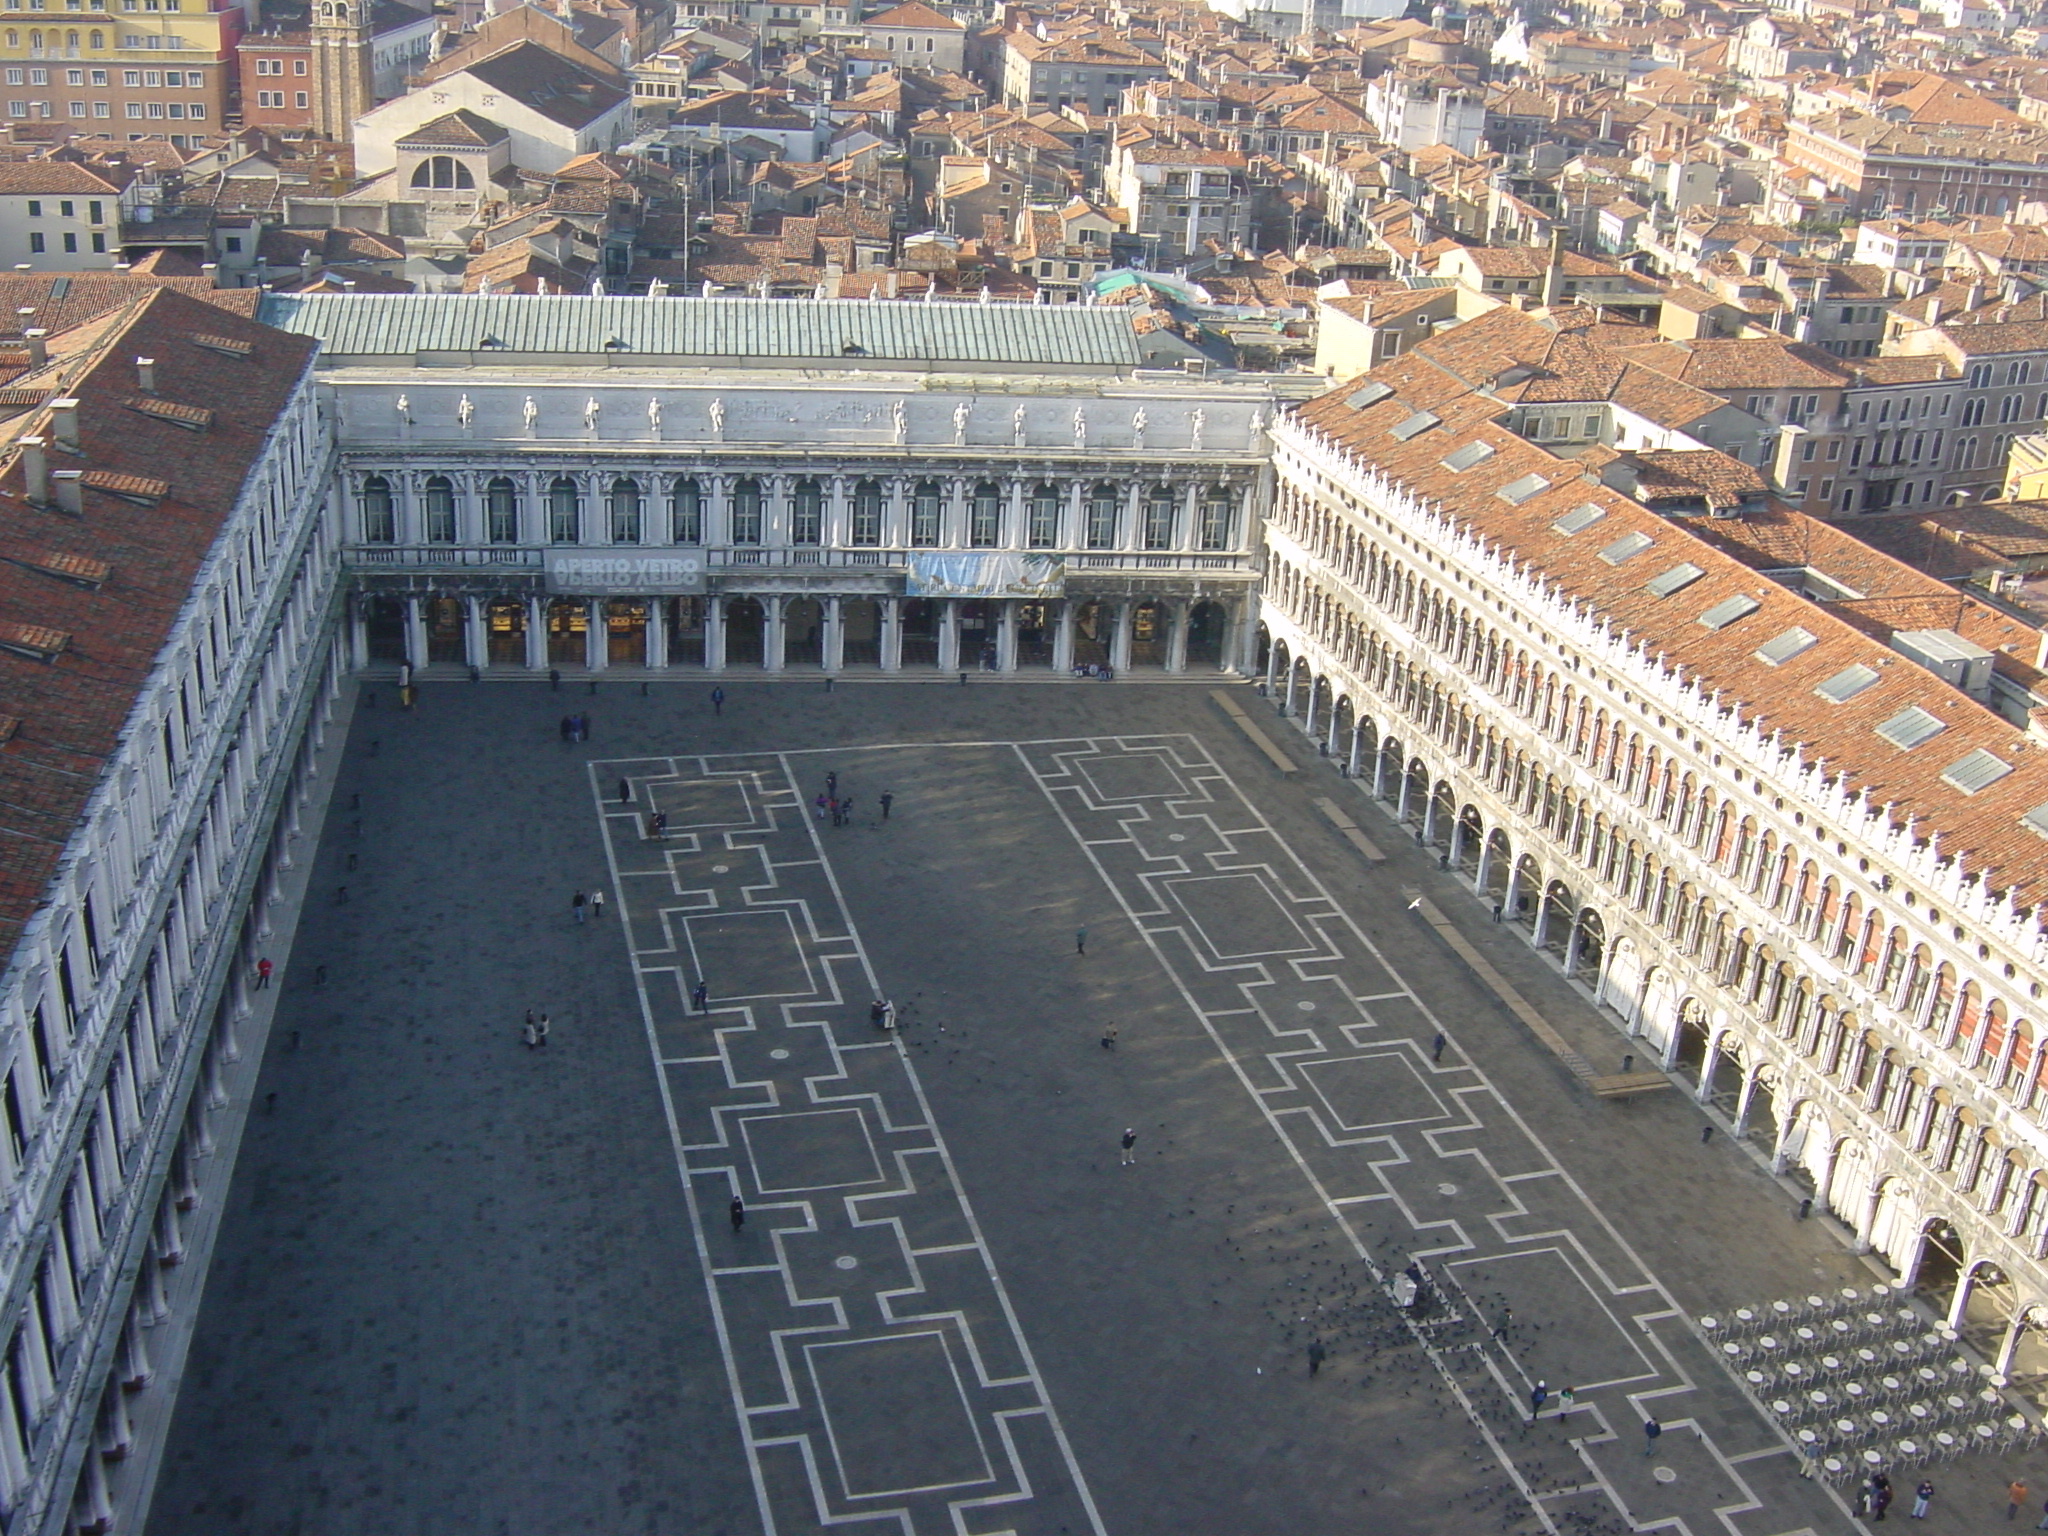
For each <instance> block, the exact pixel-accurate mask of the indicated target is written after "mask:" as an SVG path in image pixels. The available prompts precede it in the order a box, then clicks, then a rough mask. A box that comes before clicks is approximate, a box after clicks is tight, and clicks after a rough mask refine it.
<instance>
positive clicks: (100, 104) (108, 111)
mask: <svg viewBox="0 0 2048 1536" xmlns="http://www.w3.org/2000/svg"><path fill="white" fill-rule="evenodd" d="M92 115H93V116H94V117H112V116H113V115H114V108H113V104H112V103H111V102H105V101H96V102H94V103H93V104H92Z"/></svg>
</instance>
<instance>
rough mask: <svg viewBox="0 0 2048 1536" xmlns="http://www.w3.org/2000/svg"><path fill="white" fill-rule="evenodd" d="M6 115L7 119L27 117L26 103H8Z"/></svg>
mask: <svg viewBox="0 0 2048 1536" xmlns="http://www.w3.org/2000/svg"><path fill="white" fill-rule="evenodd" d="M7 115H8V116H9V117H27V116H28V103H27V102H25V101H10V102H9V103H7Z"/></svg>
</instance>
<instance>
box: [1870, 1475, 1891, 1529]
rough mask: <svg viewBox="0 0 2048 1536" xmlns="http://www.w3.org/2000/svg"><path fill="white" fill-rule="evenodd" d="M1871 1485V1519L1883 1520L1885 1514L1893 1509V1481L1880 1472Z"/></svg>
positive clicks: (1871, 1481)
mask: <svg viewBox="0 0 2048 1536" xmlns="http://www.w3.org/2000/svg"><path fill="white" fill-rule="evenodd" d="M1870 1483H1871V1487H1870V1518H1871V1519H1873V1520H1882V1519H1883V1518H1884V1512H1885V1511H1886V1510H1888V1509H1890V1508H1891V1507H1892V1480H1891V1479H1890V1478H1888V1477H1886V1476H1885V1475H1884V1474H1883V1473H1882V1472H1880V1473H1878V1474H1877V1476H1875V1477H1873V1478H1872V1479H1871V1480H1870Z"/></svg>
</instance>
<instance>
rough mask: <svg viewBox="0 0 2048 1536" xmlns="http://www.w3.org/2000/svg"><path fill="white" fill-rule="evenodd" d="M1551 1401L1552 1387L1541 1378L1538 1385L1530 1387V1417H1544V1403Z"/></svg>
mask: <svg viewBox="0 0 2048 1536" xmlns="http://www.w3.org/2000/svg"><path fill="white" fill-rule="evenodd" d="M1549 1401H1550V1388H1549V1387H1548V1386H1547V1385H1545V1384H1544V1383H1543V1381H1542V1380H1541V1379H1539V1380H1538V1381H1537V1383H1536V1385H1535V1386H1533V1387H1531V1388H1530V1389H1529V1417H1530V1418H1532V1419H1540V1418H1542V1417H1543V1405H1544V1404H1545V1403H1547V1402H1549Z"/></svg>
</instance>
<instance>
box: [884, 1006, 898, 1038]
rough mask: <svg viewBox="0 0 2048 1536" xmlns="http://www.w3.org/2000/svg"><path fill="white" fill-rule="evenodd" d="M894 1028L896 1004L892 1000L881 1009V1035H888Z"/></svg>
mask: <svg viewBox="0 0 2048 1536" xmlns="http://www.w3.org/2000/svg"><path fill="white" fill-rule="evenodd" d="M895 1028H896V1004H895V1002H894V1001H893V1000H892V1001H890V1002H888V1003H887V1004H885V1005H884V1006H883V1008H882V1033H883V1034H885V1035H886V1034H888V1033H890V1032H891V1031H892V1030H894V1029H895Z"/></svg>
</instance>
